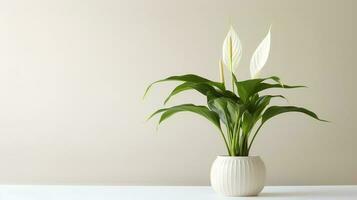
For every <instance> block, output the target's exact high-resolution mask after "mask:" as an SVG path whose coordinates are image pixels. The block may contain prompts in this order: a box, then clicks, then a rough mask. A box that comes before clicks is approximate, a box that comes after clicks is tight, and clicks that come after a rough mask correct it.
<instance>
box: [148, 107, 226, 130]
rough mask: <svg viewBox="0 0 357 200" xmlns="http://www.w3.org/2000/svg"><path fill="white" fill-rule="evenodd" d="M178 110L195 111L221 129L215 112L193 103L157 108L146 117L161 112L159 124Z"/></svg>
mask: <svg viewBox="0 0 357 200" xmlns="http://www.w3.org/2000/svg"><path fill="white" fill-rule="evenodd" d="M178 112H192V113H196V114H198V115H201V116H203V117H205V118H206V119H208V120H209V121H211V122H212V123H213V124H214V125H215V126H216V127H217V128H219V129H221V125H220V121H219V117H218V115H217V114H216V113H215V112H213V111H210V110H209V109H208V108H207V107H206V106H198V105H194V104H182V105H177V106H173V107H170V108H163V109H159V110H157V111H156V112H154V113H153V114H152V115H151V116H150V117H149V118H148V119H151V118H152V117H153V116H155V115H157V114H160V113H162V114H161V117H160V120H159V124H161V123H162V122H163V121H165V120H166V119H168V118H169V117H171V116H172V115H174V114H176V113H178Z"/></svg>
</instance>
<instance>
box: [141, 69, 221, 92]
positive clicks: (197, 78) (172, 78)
mask: <svg viewBox="0 0 357 200" xmlns="http://www.w3.org/2000/svg"><path fill="white" fill-rule="evenodd" d="M165 81H184V82H191V83H206V84H209V85H211V86H214V87H217V88H219V89H220V90H225V87H224V85H223V83H220V82H215V81H211V80H208V79H206V78H203V77H201V76H197V75H194V74H186V75H181V76H170V77H168V78H165V79H162V80H158V81H155V82H153V83H151V84H150V85H149V86H148V87H147V88H146V90H145V93H144V96H143V98H144V97H145V96H146V94H147V93H148V92H149V90H150V88H151V87H152V86H153V85H154V84H156V83H159V82H165Z"/></svg>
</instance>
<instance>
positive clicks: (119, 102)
mask: <svg viewBox="0 0 357 200" xmlns="http://www.w3.org/2000/svg"><path fill="white" fill-rule="evenodd" d="M356 9H357V1H353V0H343V1H338V0H330V1H327V0H313V1H311V0H299V1H292V0H289V1H286V0H270V1H263V0H261V1H258V0H249V1H243V0H240V1H219V0H216V1H213V0H210V1H207V0H196V1H189V0H184V1H182V0H180V1H178V0H176V1H167V0H165V1H164V0H162V1H159V0H151V1H147V0H135V1H115V0H90V1H84V0H83V1H80V0H75V1H73V0H65V1H47V0H46V1H45V0H43V1H41V0H32V1H27V0H23V1H21V0H11V1H10V0H9V1H1V2H0V162H1V164H0V183H1V184H115V185H134V184H135V185H208V184H209V169H210V165H211V163H212V162H213V160H214V159H215V156H216V155H220V154H225V149H224V146H223V142H222V140H221V138H220V136H219V134H218V132H216V130H215V129H214V128H213V126H212V125H211V124H210V123H208V122H206V121H205V120H204V119H201V118H199V117H197V116H195V115H191V114H185V113H182V114H180V115H177V116H175V117H173V118H172V120H170V121H167V122H166V123H164V124H163V125H162V126H160V128H159V131H158V132H157V133H156V132H155V126H156V124H155V123H156V120H153V121H150V122H145V119H146V117H147V116H148V114H149V113H151V112H152V111H153V110H154V109H155V108H158V107H160V106H162V102H163V99H164V98H165V96H166V95H167V94H168V92H169V91H170V89H171V88H172V87H173V86H174V84H171V83H168V84H166V85H161V86H157V87H155V88H154V89H153V90H152V92H151V94H150V95H149V96H148V98H147V99H146V100H145V101H142V99H141V97H142V94H143V91H144V88H145V87H146V86H147V85H148V84H149V83H150V82H152V81H154V80H157V79H160V78H163V77H166V76H169V75H173V74H185V73H197V74H201V75H203V76H207V77H209V78H211V79H215V80H218V67H217V62H218V59H219V58H220V55H221V45H222V42H223V39H224V37H225V34H226V32H227V30H228V27H229V21H230V19H231V21H232V23H233V25H234V26H235V27H236V29H237V31H238V33H239V35H240V38H241V40H242V42H243V60H242V62H241V65H240V67H239V72H238V76H239V78H241V79H243V78H244V79H246V78H249V73H248V72H249V70H248V63H249V60H250V56H251V54H252V53H253V51H254V49H255V48H256V46H257V45H258V44H259V42H260V41H261V39H262V38H263V37H264V36H265V34H266V32H267V30H268V28H269V26H270V24H272V25H273V27H272V48H271V54H270V59H269V61H268V63H267V65H266V67H265V68H264V70H263V74H262V75H263V76H270V75H278V76H280V77H282V78H283V81H284V82H285V83H290V84H304V85H308V86H309V88H308V89H299V90H294V91H284V92H283V93H282V94H284V95H286V96H288V97H289V103H290V104H294V105H303V106H306V107H307V108H311V109H313V110H314V111H316V112H317V113H319V115H320V116H321V117H323V118H325V119H328V120H331V121H332V123H321V122H318V121H315V120H312V119H310V118H307V117H305V116H303V115H300V114H294V113H292V114H286V115H283V116H281V117H278V118H275V119H273V120H272V121H271V122H270V123H268V124H267V125H266V126H265V127H264V128H263V129H262V131H261V133H260V135H259V137H258V138H257V140H256V143H255V145H254V148H253V154H256V155H260V156H262V158H263V159H264V161H265V163H266V166H267V170H268V177H267V184H268V185H320V184H357V171H356V169H357V159H356V150H357V147H356V146H357V133H356V128H355V123H356V117H355V113H356V111H357V108H356V101H357V95H356V89H355V74H356V73H357V68H356V67H357V66H356V65H357V61H356V46H357V39H356V35H357V26H356V19H357V12H356ZM279 92H280V91H279ZM186 102H194V103H197V104H199V103H204V102H205V100H204V98H202V97H201V96H200V95H197V94H195V93H190V92H188V93H185V94H182V95H180V96H178V97H177V98H176V99H174V100H173V101H172V102H171V104H170V105H173V104H176V103H186ZM277 103H284V102H277Z"/></svg>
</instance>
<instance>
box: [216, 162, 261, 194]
mask: <svg viewBox="0 0 357 200" xmlns="http://www.w3.org/2000/svg"><path fill="white" fill-rule="evenodd" d="M264 184H265V165H264V162H263V160H262V159H261V158H260V157H259V156H247V157H232V156H217V158H216V160H215V161H214V162H213V164H212V168H211V185H212V188H213V190H214V191H216V192H217V193H218V194H222V195H224V196H255V195H258V194H259V193H260V192H261V191H262V190H263V188H264Z"/></svg>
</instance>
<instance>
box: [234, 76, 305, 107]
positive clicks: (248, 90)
mask: <svg viewBox="0 0 357 200" xmlns="http://www.w3.org/2000/svg"><path fill="white" fill-rule="evenodd" d="M266 80H273V81H274V82H276V83H277V84H271V83H264V81H266ZM236 86H237V89H238V94H239V97H240V98H241V99H242V100H243V102H247V101H248V99H249V98H250V97H251V96H253V95H255V94H257V93H258V92H260V91H263V90H266V89H269V88H299V87H304V86H289V85H283V84H282V83H281V81H280V79H279V77H276V76H272V77H268V78H259V79H250V80H246V81H239V82H236Z"/></svg>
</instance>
